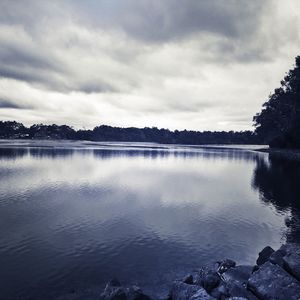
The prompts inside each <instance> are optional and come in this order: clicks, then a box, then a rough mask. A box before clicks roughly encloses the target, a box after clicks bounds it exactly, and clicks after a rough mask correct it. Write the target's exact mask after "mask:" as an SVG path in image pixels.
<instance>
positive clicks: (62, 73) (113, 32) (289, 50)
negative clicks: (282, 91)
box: [0, 0, 300, 130]
mask: <svg viewBox="0 0 300 300" xmlns="http://www.w3.org/2000/svg"><path fill="white" fill-rule="evenodd" d="M299 12H300V1H298V0H284V1H277V0H265V1H264V0H251V1H248V0H239V1H238V0H226V1H225V0H181V1H180V0H159V1H158V0H157V1H156V0H65V1H62V0H57V1H55V0H51V1H40V0H36V1H35V0H23V1H22V0H0V119H2V120H17V121H20V122H23V123H24V124H26V125H31V124H34V123H41V122H42V123H47V124H49V123H57V124H68V125H72V126H75V127H76V128H82V127H85V128H91V127H94V126H96V125H99V124H108V125H113V126H124V127H127V126H137V127H145V126H149V127H152V126H156V127H164V128H170V129H176V128H177V129H185V128H186V129H195V130H245V129H251V126H252V117H253V115H254V114H255V113H256V112H258V111H259V110H260V109H261V105H262V103H263V102H265V101H266V100H267V98H268V95H269V94H270V92H272V91H273V90H274V88H276V87H277V86H278V85H279V83H280V80H281V79H282V78H283V76H284V74H285V72H286V71H288V70H289V69H290V68H291V67H292V66H293V64H294V58H295V56H296V55H299V54H300V47H299V45H300V36H299V32H300V31H299V29H300V19H299V17H298V15H299Z"/></svg>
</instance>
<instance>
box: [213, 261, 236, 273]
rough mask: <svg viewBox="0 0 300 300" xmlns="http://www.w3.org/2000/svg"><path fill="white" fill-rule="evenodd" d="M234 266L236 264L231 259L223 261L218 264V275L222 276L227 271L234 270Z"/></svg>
mask: <svg viewBox="0 0 300 300" xmlns="http://www.w3.org/2000/svg"><path fill="white" fill-rule="evenodd" d="M235 265H236V262H235V261H233V260H231V259H225V260H223V261H222V262H220V264H219V266H218V270H217V271H218V273H220V274H222V273H224V272H226V271H227V270H229V269H230V268H234V267H235Z"/></svg>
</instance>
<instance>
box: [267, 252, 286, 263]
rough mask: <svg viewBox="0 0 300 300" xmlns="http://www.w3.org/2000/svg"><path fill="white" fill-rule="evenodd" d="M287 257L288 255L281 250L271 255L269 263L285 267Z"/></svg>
mask: <svg viewBox="0 0 300 300" xmlns="http://www.w3.org/2000/svg"><path fill="white" fill-rule="evenodd" d="M285 255H286V252H285V251H283V250H280V249H279V250H277V251H275V252H273V253H272V254H271V256H270V258H269V261H270V262H271V263H273V264H276V265H278V266H280V267H283V264H284V260H283V257H284V256H285Z"/></svg>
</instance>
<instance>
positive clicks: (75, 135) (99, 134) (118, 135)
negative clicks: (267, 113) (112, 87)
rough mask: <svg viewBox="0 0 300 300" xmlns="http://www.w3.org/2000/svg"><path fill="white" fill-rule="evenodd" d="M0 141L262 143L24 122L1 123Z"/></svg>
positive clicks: (233, 135)
mask: <svg viewBox="0 0 300 300" xmlns="http://www.w3.org/2000/svg"><path fill="white" fill-rule="evenodd" d="M0 138H14V139H18V138H23V139H24V138H26V139H69V140H89V141H123V142H155V143H165V144H190V145H201V144H259V143H260V141H259V139H258V137H257V135H256V134H255V133H253V132H252V131H240V132H234V131H229V132H225V131H219V132H218V131H214V132H211V131H204V132H199V131H188V130H183V131H178V130H175V131H170V130H168V129H158V128H156V127H152V128H148V127H145V128H135V127H130V128H121V127H111V126H106V125H101V126H97V127H95V128H94V129H93V130H77V131H76V130H74V129H73V128H71V127H69V126H67V125H61V126H58V125H55V124H53V125H43V124H35V125H32V126H31V127H29V128H27V127H25V126H24V125H23V124H21V123H17V122H14V121H13V122H11V121H6V122H4V121H0Z"/></svg>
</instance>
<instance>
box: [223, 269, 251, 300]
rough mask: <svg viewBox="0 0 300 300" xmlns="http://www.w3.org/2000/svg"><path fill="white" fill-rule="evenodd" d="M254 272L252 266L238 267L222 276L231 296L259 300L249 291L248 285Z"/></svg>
mask: <svg viewBox="0 0 300 300" xmlns="http://www.w3.org/2000/svg"><path fill="white" fill-rule="evenodd" d="M252 270H253V267H252V266H237V267H235V268H231V269H229V270H228V271H226V272H225V273H224V274H223V275H222V277H223V280H224V282H225V284H226V288H227V291H228V293H229V295H230V296H235V297H245V298H247V299H249V300H256V299H257V298H256V297H255V296H254V295H253V294H252V293H251V292H250V291H248V290H247V283H248V279H249V278H250V276H251V275H252Z"/></svg>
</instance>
